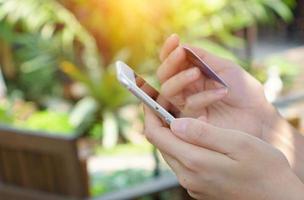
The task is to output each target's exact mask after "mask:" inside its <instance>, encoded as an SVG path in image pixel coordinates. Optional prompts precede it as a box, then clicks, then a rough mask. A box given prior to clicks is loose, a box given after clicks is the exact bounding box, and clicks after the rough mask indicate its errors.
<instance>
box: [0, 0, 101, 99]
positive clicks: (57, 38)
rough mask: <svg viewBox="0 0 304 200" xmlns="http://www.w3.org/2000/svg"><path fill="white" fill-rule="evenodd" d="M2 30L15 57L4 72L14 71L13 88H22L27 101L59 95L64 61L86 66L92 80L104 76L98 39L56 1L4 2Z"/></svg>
mask: <svg viewBox="0 0 304 200" xmlns="http://www.w3.org/2000/svg"><path fill="white" fill-rule="evenodd" d="M0 27H1V28H0V40H2V41H3V42H4V43H5V44H6V45H5V47H6V51H5V52H7V53H9V54H11V56H9V57H10V60H9V63H4V65H3V68H4V70H3V71H4V72H11V73H6V75H7V77H6V78H7V79H8V82H9V86H10V87H12V88H19V89H22V90H23V91H24V95H25V98H28V99H31V100H35V101H39V100H41V99H43V97H44V96H48V95H54V94H57V95H58V94H59V92H60V83H59V80H58V79H59V78H58V74H59V71H58V66H59V63H61V62H62V61H63V60H70V61H73V62H75V63H78V64H79V65H80V66H81V67H84V68H85V70H86V71H87V74H89V75H90V78H91V79H92V80H94V79H97V78H98V77H99V76H100V74H101V71H100V68H99V56H98V51H97V48H96V45H95V41H94V39H93V38H92V37H91V35H90V34H88V33H87V31H86V30H85V29H84V28H83V27H82V26H81V25H80V24H79V22H78V21H77V20H76V19H75V18H74V16H73V15H72V14H71V13H70V12H69V11H68V10H67V9H65V8H64V7H63V6H61V4H59V3H58V2H57V1H55V0H45V1H39V0H23V1H19V0H0ZM4 56H6V57H8V55H4ZM79 56H80V57H81V59H79V58H78V57H79ZM12 68H14V69H12ZM10 80H11V81H10ZM16 80H17V81H16Z"/></svg>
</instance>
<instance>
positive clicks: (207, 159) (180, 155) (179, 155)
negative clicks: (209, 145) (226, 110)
mask: <svg viewBox="0 0 304 200" xmlns="http://www.w3.org/2000/svg"><path fill="white" fill-rule="evenodd" d="M145 135H146V137H147V139H148V140H149V141H150V142H151V143H152V144H154V145H155V146H156V147H157V148H158V149H159V150H160V151H161V152H164V153H166V154H168V155H170V156H171V157H173V158H175V159H176V160H178V161H179V162H181V163H182V164H183V165H184V166H185V167H187V168H189V169H192V170H202V169H204V168H206V169H207V168H208V169H211V168H214V167H216V166H219V165H222V164H223V162H226V156H223V155H222V154H219V153H217V152H214V151H211V150H208V149H205V148H201V147H198V146H194V145H192V144H190V143H187V142H185V141H183V140H181V139H179V138H178V137H176V136H175V135H174V134H172V132H171V131H170V129H168V128H165V127H163V126H162V124H161V121H160V120H159V119H157V116H156V115H155V114H154V113H153V112H152V111H151V110H150V109H149V108H147V107H146V108H145ZM189 152H191V156H189ZM195 152H196V153H195ZM219 163H221V164H219Z"/></svg>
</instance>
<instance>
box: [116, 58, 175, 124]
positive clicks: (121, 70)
mask: <svg viewBox="0 0 304 200" xmlns="http://www.w3.org/2000/svg"><path fill="white" fill-rule="evenodd" d="M116 71H117V79H118V80H119V82H120V83H121V84H122V85H123V86H124V87H126V88H127V89H128V90H129V91H130V92H131V93H132V94H133V95H134V96H136V97H137V98H138V99H139V100H141V101H142V102H143V103H144V104H146V105H147V106H148V107H150V108H151V109H152V110H153V111H154V112H155V113H156V114H157V115H158V116H159V117H160V118H161V119H163V120H164V121H165V122H166V123H167V124H171V122H172V121H173V120H174V119H175V117H176V116H175V114H174V113H177V108H175V107H174V106H173V105H171V104H170V103H169V102H168V101H166V100H165V99H164V98H162V97H161V95H160V94H159V92H158V91H157V90H156V89H155V88H153V87H152V86H151V85H149V84H148V83H147V82H146V81H145V80H144V79H143V78H141V77H140V76H138V75H137V74H136V73H135V72H134V71H133V70H132V69H131V68H130V67H129V66H128V65H127V64H125V63H123V62H121V61H118V62H116ZM165 108H166V109H165Z"/></svg>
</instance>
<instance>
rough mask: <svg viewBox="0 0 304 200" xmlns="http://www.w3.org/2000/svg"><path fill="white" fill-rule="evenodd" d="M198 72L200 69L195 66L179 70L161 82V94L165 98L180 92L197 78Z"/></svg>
mask: <svg viewBox="0 0 304 200" xmlns="http://www.w3.org/2000/svg"><path fill="white" fill-rule="evenodd" d="M200 74H201V73H200V70H199V69H198V68H197V67H193V68H190V69H187V70H184V71H181V72H179V73H178V74H177V75H175V76H173V77H171V78H170V79H168V80H167V81H166V82H164V83H163V84H162V86H161V90H160V91H161V94H162V95H163V96H164V97H166V98H167V99H170V98H171V97H173V96H175V95H177V94H178V93H181V92H182V91H183V90H184V89H185V88H186V87H187V86H189V84H191V83H192V82H194V81H195V80H197V79H198V78H199V77H200ZM171 102H172V101H171ZM172 103H174V102H172Z"/></svg>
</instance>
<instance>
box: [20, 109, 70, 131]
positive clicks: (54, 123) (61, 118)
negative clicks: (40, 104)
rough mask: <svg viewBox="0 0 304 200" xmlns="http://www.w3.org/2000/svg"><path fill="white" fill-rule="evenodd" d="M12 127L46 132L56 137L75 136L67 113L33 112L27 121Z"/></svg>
mask: <svg viewBox="0 0 304 200" xmlns="http://www.w3.org/2000/svg"><path fill="white" fill-rule="evenodd" d="M14 125H15V126H17V127H22V128H25V129H30V130H40V131H46V132H49V133H51V134H57V135H58V134H59V135H73V134H75V128H74V127H73V126H72V125H71V124H70V123H69V115H68V114H67V113H60V112H54V111H53V112H52V111H39V112H35V113H33V114H32V115H31V116H30V117H29V118H28V119H27V120H25V121H17V122H15V123H14Z"/></svg>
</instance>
